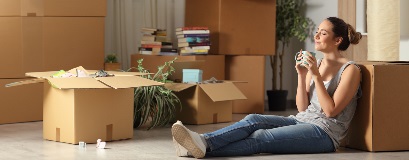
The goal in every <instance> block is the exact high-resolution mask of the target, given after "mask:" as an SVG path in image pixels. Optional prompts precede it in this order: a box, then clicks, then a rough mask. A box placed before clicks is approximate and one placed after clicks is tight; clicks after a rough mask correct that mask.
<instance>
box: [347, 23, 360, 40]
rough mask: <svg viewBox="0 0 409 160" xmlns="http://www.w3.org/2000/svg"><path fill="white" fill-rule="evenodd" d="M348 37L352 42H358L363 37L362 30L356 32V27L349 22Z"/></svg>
mask: <svg viewBox="0 0 409 160" xmlns="http://www.w3.org/2000/svg"><path fill="white" fill-rule="evenodd" d="M348 38H349V42H350V43H351V44H358V43H359V41H360V40H361V38H362V34H361V32H356V31H355V29H354V27H352V26H351V25H350V24H348Z"/></svg>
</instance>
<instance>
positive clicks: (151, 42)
mask: <svg viewBox="0 0 409 160" xmlns="http://www.w3.org/2000/svg"><path fill="white" fill-rule="evenodd" d="M141 44H153V45H162V42H155V41H141Z"/></svg>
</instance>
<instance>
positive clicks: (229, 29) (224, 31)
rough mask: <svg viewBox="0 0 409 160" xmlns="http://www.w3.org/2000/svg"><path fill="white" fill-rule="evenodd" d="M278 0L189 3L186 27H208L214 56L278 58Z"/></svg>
mask: <svg viewBox="0 0 409 160" xmlns="http://www.w3.org/2000/svg"><path fill="white" fill-rule="evenodd" d="M275 17H276V1H275V0H257V1H249V0H206V1H197V0H196V1H186V5H185V26H208V27H209V30H210V40H211V42H212V46H211V47H210V51H209V53H210V54H223V55H274V54H275V52H276V50H275V45H274V44H275V37H276V36H275V27H276V21H275V19H276V18H275Z"/></svg>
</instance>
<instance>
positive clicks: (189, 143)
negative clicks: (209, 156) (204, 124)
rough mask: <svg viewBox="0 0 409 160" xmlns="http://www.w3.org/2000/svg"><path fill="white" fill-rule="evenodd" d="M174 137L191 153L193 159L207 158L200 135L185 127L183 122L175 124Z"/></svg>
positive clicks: (173, 127)
mask: <svg viewBox="0 0 409 160" xmlns="http://www.w3.org/2000/svg"><path fill="white" fill-rule="evenodd" d="M172 136H173V138H174V140H176V142H177V143H178V144H180V145H181V146H182V147H184V148H185V149H186V150H187V151H188V152H190V153H191V154H192V155H193V157H195V158H203V157H204V156H205V153H206V147H205V145H204V144H203V142H202V140H201V138H200V135H199V134H198V133H196V132H193V131H190V130H189V129H187V128H186V127H185V126H183V124H182V122H181V121H177V122H176V123H175V124H173V126H172ZM182 154H183V153H182Z"/></svg>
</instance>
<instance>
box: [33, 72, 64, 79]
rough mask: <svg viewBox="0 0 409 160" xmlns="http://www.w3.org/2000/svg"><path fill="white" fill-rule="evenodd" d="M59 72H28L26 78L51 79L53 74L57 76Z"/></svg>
mask: <svg viewBox="0 0 409 160" xmlns="http://www.w3.org/2000/svg"><path fill="white" fill-rule="evenodd" d="M57 72H58V71H47V72H28V73H26V76H29V77H36V78H50V77H51V76H52V75H53V74H55V73H57Z"/></svg>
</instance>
